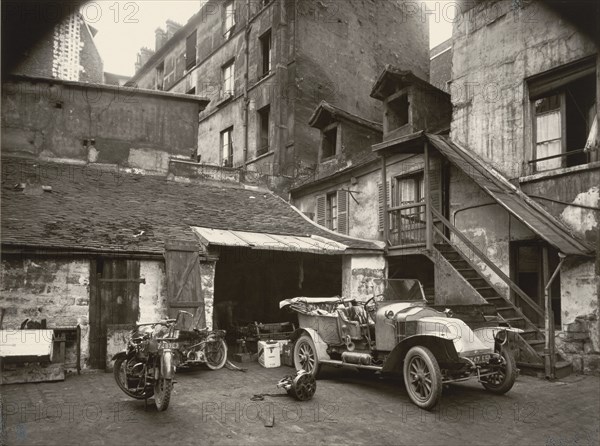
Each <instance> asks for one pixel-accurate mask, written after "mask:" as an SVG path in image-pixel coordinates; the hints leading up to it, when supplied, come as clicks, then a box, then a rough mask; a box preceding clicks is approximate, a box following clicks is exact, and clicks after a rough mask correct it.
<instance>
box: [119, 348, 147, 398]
mask: <svg viewBox="0 0 600 446" xmlns="http://www.w3.org/2000/svg"><path fill="white" fill-rule="evenodd" d="M134 365H135V359H133V358H132V359H130V360H127V358H125V357H123V356H122V357H120V358H117V359H116V360H115V365H114V367H113V375H114V377H115V381H116V382H117V385H118V386H119V389H121V390H122V391H123V392H125V394H126V395H128V396H130V397H131V398H135V399H136V400H146V399H148V398H150V397H152V395H153V393H154V391H153V390H152V388H145V387H142V388H141V389H140V388H139V387H140V386H143V385H144V382H143V381H144V372H143V371H140V372H139V373H137V374H134V373H133V371H132V368H133V366H134Z"/></svg>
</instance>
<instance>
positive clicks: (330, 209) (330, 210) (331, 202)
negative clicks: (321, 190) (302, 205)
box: [316, 190, 350, 234]
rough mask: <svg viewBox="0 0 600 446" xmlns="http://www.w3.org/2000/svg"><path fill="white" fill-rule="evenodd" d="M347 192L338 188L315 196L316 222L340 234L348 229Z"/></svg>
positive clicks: (345, 232) (346, 232)
mask: <svg viewBox="0 0 600 446" xmlns="http://www.w3.org/2000/svg"><path fill="white" fill-rule="evenodd" d="M349 195H350V194H349V192H348V191H347V190H338V191H335V192H329V193H327V194H325V195H319V196H317V197H316V217H317V224H320V225H321V226H325V227H326V228H328V229H331V230H332V231H337V232H339V233H340V234H348V231H349V212H348V207H349V201H348V198H349Z"/></svg>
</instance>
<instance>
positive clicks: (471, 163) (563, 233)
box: [427, 134, 594, 256]
mask: <svg viewBox="0 0 600 446" xmlns="http://www.w3.org/2000/svg"><path fill="white" fill-rule="evenodd" d="M427 139H428V140H429V141H430V142H431V143H432V144H433V146H434V147H435V148H436V149H438V150H439V151H440V152H441V153H442V155H444V156H445V157H446V158H448V160H449V161H450V162H451V163H452V164H454V165H455V166H456V167H458V168H459V169H460V170H462V171H463V172H464V173H465V174H466V175H468V176H469V177H470V178H471V179H472V180H473V181H475V182H476V183H477V184H478V185H479V186H480V187H481V188H482V189H483V190H485V191H486V192H487V193H488V194H489V195H490V196H491V197H492V198H493V199H494V200H495V201H496V202H497V203H498V204H499V205H500V206H502V207H503V208H504V209H506V210H507V211H508V212H509V213H510V214H511V215H513V216H514V217H516V218H517V219H518V220H519V221H521V222H522V223H523V224H524V225H525V226H527V227H528V228H529V229H531V230H532V231H533V232H534V233H535V234H537V235H538V236H539V237H541V238H542V239H544V240H545V241H546V242H548V243H549V244H550V245H552V246H554V247H555V248H556V249H558V250H559V251H560V252H562V253H564V254H573V255H585V256H589V255H591V254H592V253H593V252H594V249H593V248H592V247H591V246H589V245H587V244H586V243H585V242H584V241H582V240H580V239H579V238H577V237H576V236H574V235H572V234H571V233H570V232H569V230H568V228H567V227H566V226H565V225H564V224H562V223H561V222H560V221H559V220H557V219H556V218H555V217H554V216H553V215H551V214H550V213H549V212H548V211H546V210H545V209H544V208H543V207H542V206H541V205H539V204H538V203H536V202H535V201H533V200H532V199H531V198H529V197H528V196H527V195H526V194H525V193H524V192H523V191H521V190H520V189H518V188H517V187H515V186H514V185H512V184H511V183H510V182H509V181H508V180H507V179H506V178H504V177H503V176H502V175H501V174H500V173H499V172H496V171H495V170H494V169H493V168H492V167H491V166H489V165H487V164H486V163H485V162H483V161H482V160H480V159H479V158H478V157H477V155H475V154H473V153H471V152H468V151H467V150H465V149H463V148H462V147H460V146H459V145H457V144H455V143H453V142H451V141H450V140H448V139H447V138H444V137H443V136H440V135H431V134H427Z"/></svg>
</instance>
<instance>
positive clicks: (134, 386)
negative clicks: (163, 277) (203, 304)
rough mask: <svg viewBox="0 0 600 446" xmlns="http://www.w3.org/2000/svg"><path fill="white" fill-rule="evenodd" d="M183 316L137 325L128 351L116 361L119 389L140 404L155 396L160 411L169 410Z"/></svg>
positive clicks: (119, 354) (116, 376)
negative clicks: (179, 328) (178, 328)
mask: <svg viewBox="0 0 600 446" xmlns="http://www.w3.org/2000/svg"><path fill="white" fill-rule="evenodd" d="M183 313H184V312H181V311H180V312H179V314H178V315H177V318H176V319H166V320H164V321H159V322H152V323H148V324H138V325H136V328H135V329H133V330H132V331H131V337H130V339H129V341H128V343H127V350H126V351H124V352H120V353H117V354H116V355H115V356H114V357H113V360H114V361H115V364H114V369H113V373H114V377H115V381H116V382H117V385H118V386H119V388H120V389H121V390H122V391H123V392H125V394H126V395H128V396H130V397H131V398H135V399H138V400H147V399H149V398H151V397H152V396H154V404H155V405H156V408H157V409H158V410H159V411H163V410H166V409H167V407H169V402H170V400H171V391H172V390H173V380H174V378H175V369H176V366H177V362H178V348H179V344H178V341H179V330H177V329H176V325H177V323H178V321H179V318H180V316H181V315H182V314H183Z"/></svg>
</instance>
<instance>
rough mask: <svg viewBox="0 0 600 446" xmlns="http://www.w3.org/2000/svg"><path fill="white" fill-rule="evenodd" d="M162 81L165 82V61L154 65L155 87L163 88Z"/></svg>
mask: <svg viewBox="0 0 600 446" xmlns="http://www.w3.org/2000/svg"><path fill="white" fill-rule="evenodd" d="M164 82H165V62H164V61H162V62H161V63H160V64H158V66H157V67H156V89H157V90H164V88H165V87H164Z"/></svg>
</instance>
